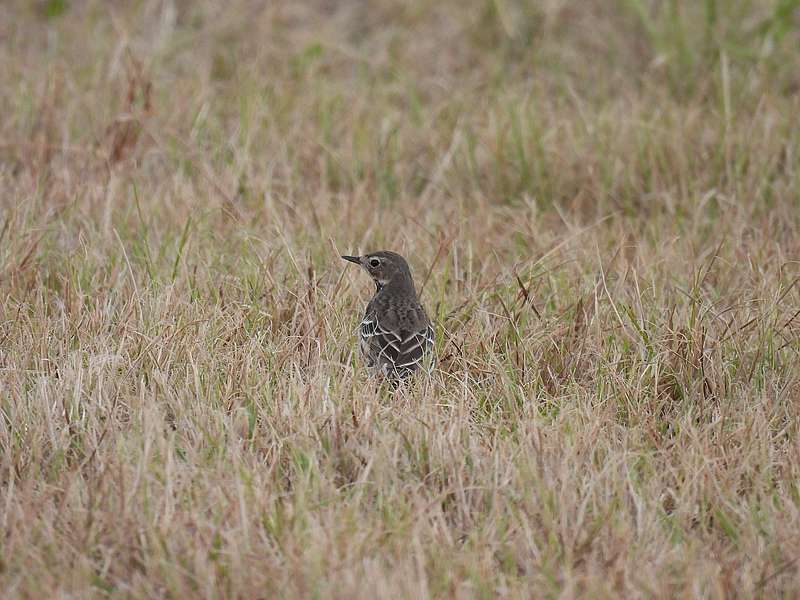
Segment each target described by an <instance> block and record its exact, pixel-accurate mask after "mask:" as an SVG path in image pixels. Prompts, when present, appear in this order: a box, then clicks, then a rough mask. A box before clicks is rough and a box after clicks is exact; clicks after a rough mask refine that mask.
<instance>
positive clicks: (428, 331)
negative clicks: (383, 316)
mask: <svg viewBox="0 0 800 600" xmlns="http://www.w3.org/2000/svg"><path fill="white" fill-rule="evenodd" d="M361 339H362V340H363V341H364V343H365V346H366V348H365V354H367V357H368V359H369V361H370V363H371V364H372V365H373V366H375V365H376V364H377V365H378V366H381V367H382V368H386V370H387V371H388V373H387V374H390V375H394V376H399V377H404V376H406V375H408V374H409V373H410V372H411V371H413V370H414V369H416V368H417V367H418V366H419V365H420V363H421V362H422V359H423V358H424V356H425V354H426V353H427V352H428V351H429V350H430V349H431V348H432V347H433V339H434V332H433V327H432V326H431V325H430V324H427V323H426V324H425V325H424V326H423V327H422V329H419V330H417V331H404V330H399V331H395V330H391V329H388V328H385V327H382V326H381V323H380V322H379V321H378V319H377V318H376V316H375V314H374V313H373V314H371V315H368V316H367V317H365V318H364V320H363V321H362V322H361Z"/></svg>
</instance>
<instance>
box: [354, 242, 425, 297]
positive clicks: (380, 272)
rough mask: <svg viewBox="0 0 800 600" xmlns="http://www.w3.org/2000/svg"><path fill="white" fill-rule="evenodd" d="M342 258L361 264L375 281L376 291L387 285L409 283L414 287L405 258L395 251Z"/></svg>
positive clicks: (404, 284)
mask: <svg viewBox="0 0 800 600" xmlns="http://www.w3.org/2000/svg"><path fill="white" fill-rule="evenodd" d="M342 258H343V259H345V260H347V261H350V262H351V263H355V264H357V265H361V267H362V268H363V269H364V270H365V271H366V272H367V273H369V275H370V277H372V279H373V280H374V281H375V285H376V287H377V288H378V291H380V290H381V289H382V288H383V287H384V286H387V285H397V286H407V285H410V286H411V288H412V289H413V287H414V283H413V281H412V280H411V270H410V269H409V268H408V263H407V262H406V259H405V258H403V257H402V256H400V255H399V254H397V253H395V252H390V251H388V250H381V251H380V252H371V253H370V254H364V255H363V256H342Z"/></svg>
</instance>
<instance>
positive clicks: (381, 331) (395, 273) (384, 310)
mask: <svg viewBox="0 0 800 600" xmlns="http://www.w3.org/2000/svg"><path fill="white" fill-rule="evenodd" d="M342 258H343V259H344V260H346V261H349V262H351V263H355V264H357V265H360V266H361V268H363V269H364V270H365V271H366V272H367V273H368V274H369V276H370V277H372V280H373V281H374V282H375V295H374V296H373V297H372V300H370V301H369V304H367V309H366V311H365V312H364V319H363V320H362V321H361V324H360V325H359V335H360V343H359V349H360V350H361V354H362V356H363V358H364V360H365V362H366V364H367V366H368V367H370V368H372V369H375V370H377V371H378V373H379V374H381V375H383V377H385V378H386V379H388V380H390V381H392V382H394V383H399V382H400V381H402V380H404V379H406V378H407V377H408V376H409V375H411V374H412V373H413V372H414V371H416V370H417V369H418V368H419V367H420V366H422V365H423V364H426V359H427V358H428V357H429V356H430V355H432V352H433V344H434V330H433V326H432V325H431V321H430V319H429V318H428V315H427V313H426V312H425V309H424V308H423V307H422V305H421V304H420V303H419V300H418V299H417V290H416V288H415V287H414V280H413V279H412V277H411V269H409V267H408V263H407V262H406V259H405V258H403V257H402V256H400V255H399V254H397V253H395V252H390V251H388V250H381V251H379V252H372V253H370V254H365V255H363V256H342Z"/></svg>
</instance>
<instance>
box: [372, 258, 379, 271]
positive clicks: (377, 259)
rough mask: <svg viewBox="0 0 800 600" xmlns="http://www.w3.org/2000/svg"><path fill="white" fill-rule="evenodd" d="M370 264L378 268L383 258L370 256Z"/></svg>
mask: <svg viewBox="0 0 800 600" xmlns="http://www.w3.org/2000/svg"><path fill="white" fill-rule="evenodd" d="M369 266H370V267H372V268H373V269H377V268H378V267H380V266H381V259H380V258H370V259H369Z"/></svg>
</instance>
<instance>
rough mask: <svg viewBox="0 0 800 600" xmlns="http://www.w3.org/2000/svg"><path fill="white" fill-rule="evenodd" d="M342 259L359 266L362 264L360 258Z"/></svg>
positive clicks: (345, 257)
mask: <svg viewBox="0 0 800 600" xmlns="http://www.w3.org/2000/svg"><path fill="white" fill-rule="evenodd" d="M342 258H343V259H345V260H349V261H350V262H351V263H356V264H357V265H360V264H361V257H360V256H342Z"/></svg>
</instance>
